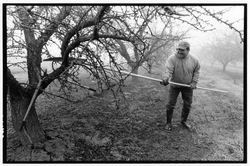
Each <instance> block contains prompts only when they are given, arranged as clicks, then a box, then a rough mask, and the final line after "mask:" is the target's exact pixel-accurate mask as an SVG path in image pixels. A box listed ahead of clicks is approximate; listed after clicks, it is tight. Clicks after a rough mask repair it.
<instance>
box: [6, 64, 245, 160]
mask: <svg viewBox="0 0 250 166" xmlns="http://www.w3.org/2000/svg"><path fill="white" fill-rule="evenodd" d="M160 72H161V71H159V70H154V71H153V73H160ZM238 73H240V71H237V73H236V72H235V70H232V71H230V70H229V71H228V72H227V73H223V72H220V69H216V68H213V69H211V68H209V67H208V66H203V68H202V72H201V78H200V82H199V86H201V87H208V88H216V89H222V90H227V91H228V93H227V94H223V93H218V92H211V91H204V90H198V89H197V90H195V92H194V101H193V108H192V110H191V113H190V116H189V119H188V122H189V123H190V124H191V125H192V126H193V128H192V130H191V131H188V130H186V129H185V128H183V127H182V126H180V125H179V124H178V122H179V120H180V110H181V107H182V101H181V97H179V99H178V102H177V105H176V109H175V111H174V115H173V125H174V130H173V131H172V132H171V133H167V132H166V131H165V130H164V123H165V116H166V115H165V105H166V102H167V93H168V90H167V88H166V87H164V86H161V85H160V84H159V83H157V82H153V81H148V80H141V82H140V83H138V84H133V83H132V82H131V81H130V79H128V80H127V81H126V86H125V87H123V92H124V93H123V95H124V96H125V97H126V99H124V98H123V97H122V96H123V95H121V94H118V95H117V96H116V98H114V97H113V95H112V93H111V92H110V91H106V92H105V93H103V94H102V95H99V96H96V95H94V94H93V93H92V92H88V91H86V90H83V89H79V90H78V92H70V93H69V94H71V98H74V99H76V100H77V102H74V103H72V102H68V101H65V100H63V99H60V98H53V97H51V96H46V95H41V96H39V98H38V99H37V102H36V108H37V112H38V114H39V118H40V121H41V123H42V126H43V128H44V131H45V132H46V134H47V135H48V136H49V140H48V141H46V142H45V143H43V144H41V145H37V148H36V149H31V148H29V147H23V146H20V143H19V142H18V139H17V138H16V137H15V134H14V131H13V129H12V128H11V123H10V116H9V117H8V146H7V157H8V158H7V160H8V161H20V160H21V161H23V160H24V161H37V160H41V161H68V162H71V161H79V162H84V161H139V162H152V161H160V162H183V161H184V162H185V161H194V162H196V161H242V160H243V159H244V158H243V157H244V142H243V141H244V140H243V137H244V131H243V123H244V114H243V111H244V110H243V76H241V75H240V74H238ZM140 74H143V75H147V76H151V77H155V78H160V75H156V74H148V73H146V72H145V71H143V70H141V71H140ZM85 76H86V75H85ZM81 83H82V85H88V86H91V87H93V88H94V87H95V85H93V82H91V80H90V79H86V77H84V78H82V82H81ZM48 91H51V92H53V93H56V94H60V93H61V92H58V90H57V88H56V87H55V86H54V85H52V86H51V87H50V88H48ZM115 100H116V101H117V102H119V108H117V105H116V102H115Z"/></svg>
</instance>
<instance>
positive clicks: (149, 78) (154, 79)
mask: <svg viewBox="0 0 250 166" xmlns="http://www.w3.org/2000/svg"><path fill="white" fill-rule="evenodd" d="M104 69H107V70H111V69H109V68H104ZM113 71H115V70H113ZM115 72H119V71H115ZM120 72H121V73H123V74H127V75H131V76H135V77H140V78H144V79H148V80H152V81H157V82H162V80H161V79H157V78H152V77H147V76H143V75H139V74H134V73H130V72H126V71H120ZM169 83H170V84H172V85H178V86H183V87H188V88H190V87H191V86H190V85H187V84H180V83H176V82H172V81H169ZM196 88H197V89H202V90H209V91H215V92H221V93H227V91H223V90H218V89H210V88H203V87H199V86H197V87H196Z"/></svg>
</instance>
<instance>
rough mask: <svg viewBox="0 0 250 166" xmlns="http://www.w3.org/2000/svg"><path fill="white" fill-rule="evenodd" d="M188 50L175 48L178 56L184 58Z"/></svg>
mask: <svg viewBox="0 0 250 166" xmlns="http://www.w3.org/2000/svg"><path fill="white" fill-rule="evenodd" d="M188 52H189V50H187V49H181V48H177V49H176V53H177V55H178V57H179V58H185V57H186V56H187V55H188Z"/></svg>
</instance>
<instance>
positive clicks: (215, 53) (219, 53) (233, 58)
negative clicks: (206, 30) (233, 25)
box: [202, 29, 243, 71]
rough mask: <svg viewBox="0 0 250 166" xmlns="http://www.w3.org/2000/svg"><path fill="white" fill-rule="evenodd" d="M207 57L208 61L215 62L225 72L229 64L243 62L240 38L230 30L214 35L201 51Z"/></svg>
mask: <svg viewBox="0 0 250 166" xmlns="http://www.w3.org/2000/svg"><path fill="white" fill-rule="evenodd" d="M202 50H203V51H204V52H206V53H207V55H209V56H208V57H210V61H212V62H214V61H217V62H219V63H220V64H221V65H222V70H223V71H226V67H227V65H228V64H229V63H232V62H239V61H242V60H243V44H242V43H241V39H240V37H239V36H238V35H237V34H236V32H235V31H232V30H229V31H227V30H225V29H224V30H223V31H219V32H218V33H214V36H213V37H212V40H210V41H209V42H208V43H206V44H205V46H204V48H203V49H202Z"/></svg>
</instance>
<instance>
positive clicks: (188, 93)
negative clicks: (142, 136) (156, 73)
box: [167, 85, 193, 123]
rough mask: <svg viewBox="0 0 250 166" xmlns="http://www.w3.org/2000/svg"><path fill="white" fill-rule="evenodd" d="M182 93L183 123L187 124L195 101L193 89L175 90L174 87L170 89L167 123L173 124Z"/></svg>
mask: <svg viewBox="0 0 250 166" xmlns="http://www.w3.org/2000/svg"><path fill="white" fill-rule="evenodd" d="M180 92H181V95H182V100H183V107H182V112H181V121H184V122H186V121H187V117H188V114H189V112H190V109H191V104H192V99H193V89H191V88H174V87H173V86H172V85H170V87H169V95H168V103H167V123H171V120H172V116H173V110H174V108H175V105H176V101H177V98H178V95H179V93H180Z"/></svg>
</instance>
